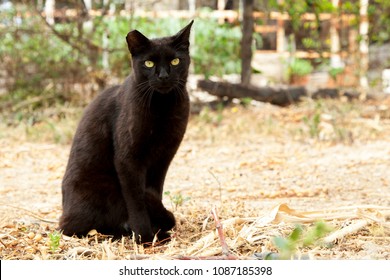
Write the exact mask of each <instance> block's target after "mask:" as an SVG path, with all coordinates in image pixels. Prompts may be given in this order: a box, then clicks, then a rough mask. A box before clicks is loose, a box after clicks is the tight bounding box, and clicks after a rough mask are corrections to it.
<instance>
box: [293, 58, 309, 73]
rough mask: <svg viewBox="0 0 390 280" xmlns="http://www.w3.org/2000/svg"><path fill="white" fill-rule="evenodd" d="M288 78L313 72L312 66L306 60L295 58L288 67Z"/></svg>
mask: <svg viewBox="0 0 390 280" xmlns="http://www.w3.org/2000/svg"><path fill="white" fill-rule="evenodd" d="M288 71H289V76H290V77H291V76H294V75H296V76H305V75H308V74H310V73H311V72H312V71H313V66H312V65H311V63H310V62H309V61H308V60H304V59H300V58H295V59H293V60H292V62H291V63H290V64H289V65H288Z"/></svg>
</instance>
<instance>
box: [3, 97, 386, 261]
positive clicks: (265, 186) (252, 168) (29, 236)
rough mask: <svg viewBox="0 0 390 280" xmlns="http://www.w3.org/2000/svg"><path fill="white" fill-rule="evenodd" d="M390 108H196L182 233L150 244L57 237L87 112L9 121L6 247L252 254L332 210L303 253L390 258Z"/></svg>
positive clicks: (173, 204)
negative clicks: (74, 147)
mask: <svg viewBox="0 0 390 280" xmlns="http://www.w3.org/2000/svg"><path fill="white" fill-rule="evenodd" d="M389 108H390V101H389V100H382V101H380V102H378V101H370V102H365V103H361V102H354V103H350V102H340V101H320V102H313V101H307V102H304V103H302V104H300V105H297V106H291V107H289V108H277V107H274V106H270V105H259V106H250V107H249V108H243V107H242V106H238V105H237V106H229V107H228V108H225V109H224V110H220V111H213V110H207V109H203V111H202V112H201V113H200V114H199V115H198V116H193V117H192V119H191V121H190V124H189V129H188V132H187V134H186V138H185V140H184V142H183V145H182V147H181V148H180V150H179V152H178V154H177V156H176V158H175V160H174V162H173V164H172V166H171V169H170V171H169V174H168V177H167V181H166V187H165V190H167V191H169V192H170V194H171V196H168V195H166V196H165V197H164V204H165V205H166V206H167V207H168V208H170V209H171V210H173V211H174V214H175V216H176V219H177V226H176V227H175V229H174V231H173V235H172V236H173V238H172V240H171V241H170V242H168V243H165V244H154V245H153V246H149V247H143V246H140V245H137V244H135V243H134V242H133V241H132V239H131V238H129V237H126V238H123V239H122V240H116V241H113V240H111V239H110V237H108V236H102V235H100V234H99V233H96V232H95V231H92V232H91V233H90V235H89V236H88V237H86V238H83V239H78V238H72V237H67V236H60V237H59V238H56V236H55V233H56V230H55V229H56V226H57V220H58V217H59V215H60V213H61V193H60V183H61V178H62V175H63V172H64V169H65V165H66V160H67V156H68V152H69V147H70V146H69V139H70V138H71V136H69V131H73V130H74V128H75V126H76V123H77V121H75V119H74V118H71V119H68V120H66V121H64V120H58V121H53V120H52V122H53V124H55V125H54V126H50V127H51V128H50V129H43V128H42V127H44V125H42V124H40V123H37V124H34V125H28V124H23V123H21V124H20V125H19V126H18V127H16V128H15V127H13V128H10V127H5V126H4V127H2V133H1V135H0V137H1V138H0V193H1V199H0V217H1V218H0V258H1V259H44V260H47V259H180V258H206V259H208V258H209V259H212V258H232V257H234V258H239V259H250V258H255V257H256V256H259V254H266V253H267V252H277V251H278V248H277V247H276V246H275V245H274V243H273V238H274V237H276V236H284V237H286V236H288V235H289V234H290V233H291V231H292V230H293V229H294V227H295V225H296V224H301V225H303V226H305V227H310V226H311V225H313V224H314V222H315V221H317V220H324V221H326V223H327V224H329V225H330V226H331V227H332V228H333V229H334V230H333V231H332V232H331V233H329V234H328V235H327V236H325V237H324V238H323V239H321V240H319V242H318V243H315V244H312V245H310V246H300V247H299V248H298V250H297V252H296V254H297V255H298V257H299V256H302V255H307V256H309V257H310V258H312V259H390V202H389V201H390V174H389V172H388V170H389V168H390V145H389V144H388V143H389V140H390V134H389V131H390V130H389V128H390V122H389V119H388V117H389V116H390V113H389V112H390V109H389ZM39 139H41V140H39ZM42 139H43V140H42ZM38 140H39V141H38ZM53 142H54V143H57V144H52V143H53ZM58 143H60V144H58ZM174 196H175V197H176V198H184V199H182V200H174V199H173V197H174ZM187 198H188V200H187ZM214 207H215V208H214ZM212 209H217V212H218V214H217V217H218V219H219V221H220V223H221V224H222V227H223V228H222V229H223V231H222V232H221V231H220V232H218V229H220V230H221V228H219V224H218V223H215V221H214V219H215V218H216V214H214V216H213V214H212ZM218 233H219V234H218ZM221 233H223V234H221ZM56 241H58V242H59V243H58V244H56ZM224 242H226V246H227V248H228V250H229V253H228V254H227V253H226V251H223V250H224V249H226V248H225V247H224ZM255 254H256V255H255Z"/></svg>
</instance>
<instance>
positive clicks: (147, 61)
mask: <svg viewBox="0 0 390 280" xmlns="http://www.w3.org/2000/svg"><path fill="white" fill-rule="evenodd" d="M145 66H146V67H148V68H152V67H153V66H154V62H153V61H151V60H146V61H145Z"/></svg>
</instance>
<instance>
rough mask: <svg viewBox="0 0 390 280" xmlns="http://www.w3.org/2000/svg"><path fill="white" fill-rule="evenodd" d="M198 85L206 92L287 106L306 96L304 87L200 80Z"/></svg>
mask: <svg viewBox="0 0 390 280" xmlns="http://www.w3.org/2000/svg"><path fill="white" fill-rule="evenodd" d="M198 87H199V88H200V89H202V90H205V91H207V92H208V93H210V94H212V95H215V96H219V97H229V98H245V97H249V98H252V99H253V100H257V101H262V102H269V103H271V104H274V105H279V106H287V105H290V104H292V103H296V102H298V101H299V100H300V99H301V97H303V96H306V95H307V93H306V89H305V88H304V87H289V88H271V87H254V86H250V85H248V86H244V85H242V84H230V83H227V82H213V81H210V80H200V81H199V82H198Z"/></svg>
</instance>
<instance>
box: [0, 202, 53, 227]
mask: <svg viewBox="0 0 390 280" xmlns="http://www.w3.org/2000/svg"><path fill="white" fill-rule="evenodd" d="M0 205H3V206H6V207H11V208H14V209H17V210H22V211H24V212H27V213H28V214H29V215H30V216H31V217H33V218H36V219H38V220H40V221H42V222H45V223H50V224H55V223H57V221H52V220H47V219H45V218H42V217H40V216H38V215H37V214H35V213H34V212H32V211H30V210H27V209H24V208H21V207H18V206H14V205H10V204H5V203H0Z"/></svg>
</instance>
